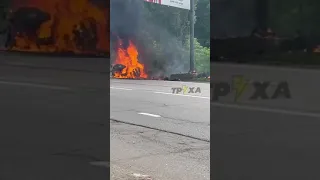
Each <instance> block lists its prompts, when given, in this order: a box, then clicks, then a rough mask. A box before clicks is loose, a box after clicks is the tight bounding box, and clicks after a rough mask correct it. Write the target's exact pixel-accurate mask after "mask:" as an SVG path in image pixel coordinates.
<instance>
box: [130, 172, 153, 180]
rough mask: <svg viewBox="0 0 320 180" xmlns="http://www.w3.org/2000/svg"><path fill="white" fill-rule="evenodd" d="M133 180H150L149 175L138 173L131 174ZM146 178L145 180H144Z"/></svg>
mask: <svg viewBox="0 0 320 180" xmlns="http://www.w3.org/2000/svg"><path fill="white" fill-rule="evenodd" d="M132 175H133V176H134V177H135V178H144V179H143V180H152V179H151V177H150V176H149V175H144V174H138V173H133V174H132ZM145 178H146V179H145Z"/></svg>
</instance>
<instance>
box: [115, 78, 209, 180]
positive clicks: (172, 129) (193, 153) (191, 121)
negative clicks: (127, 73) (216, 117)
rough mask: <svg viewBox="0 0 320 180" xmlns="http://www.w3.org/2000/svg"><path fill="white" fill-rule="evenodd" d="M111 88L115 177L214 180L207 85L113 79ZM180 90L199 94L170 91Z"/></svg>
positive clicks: (160, 179)
mask: <svg viewBox="0 0 320 180" xmlns="http://www.w3.org/2000/svg"><path fill="white" fill-rule="evenodd" d="M110 86H111V87H110V98H111V101H110V102H111V108H110V116H111V170H112V171H111V173H112V174H113V175H114V177H116V176H117V175H118V176H117V177H119V179H121V178H120V175H122V176H121V177H122V179H128V178H129V177H130V176H129V175H130V174H131V175H132V174H133V173H136V174H144V175H149V176H151V177H152V178H154V179H159V180H171V179H172V180H177V179H179V180H180V179H181V180H193V179H203V180H209V179H210V161H209V159H210V149H209V148H210V108H209V105H210V104H209V103H210V85H209V84H208V83H190V82H188V83H187V82H170V81H147V80H143V81H138V80H117V79H112V80H111V84H110ZM182 86H188V87H195V88H197V87H199V88H200V90H201V93H193V94H191V93H190V94H188V93H187V94H173V93H172V88H179V87H182ZM119 174H120V175H119Z"/></svg>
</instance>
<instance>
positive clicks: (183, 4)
mask: <svg viewBox="0 0 320 180" xmlns="http://www.w3.org/2000/svg"><path fill="white" fill-rule="evenodd" d="M144 1H146V2H151V3H156V4H161V5H166V6H172V7H176V8H181V9H188V10H190V0H144Z"/></svg>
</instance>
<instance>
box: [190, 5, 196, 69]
mask: <svg viewBox="0 0 320 180" xmlns="http://www.w3.org/2000/svg"><path fill="white" fill-rule="evenodd" d="M190 11H191V12H190V72H191V73H192V72H195V67H194V66H195V62H194V15H195V11H194V0H190Z"/></svg>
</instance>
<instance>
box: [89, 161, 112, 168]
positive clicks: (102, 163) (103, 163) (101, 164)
mask: <svg viewBox="0 0 320 180" xmlns="http://www.w3.org/2000/svg"><path fill="white" fill-rule="evenodd" d="M90 165H92V166H102V167H110V165H109V162H107V161H93V162H90Z"/></svg>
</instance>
